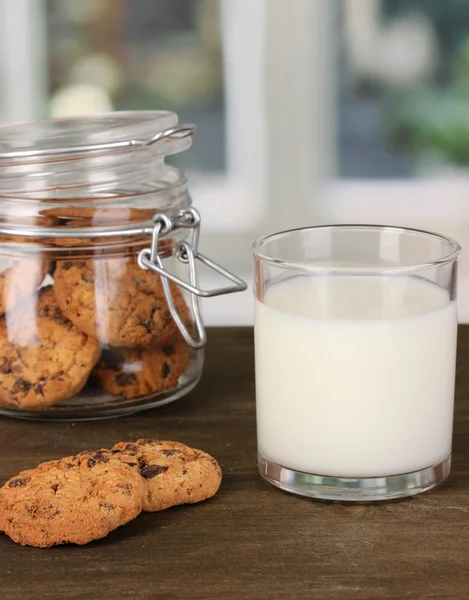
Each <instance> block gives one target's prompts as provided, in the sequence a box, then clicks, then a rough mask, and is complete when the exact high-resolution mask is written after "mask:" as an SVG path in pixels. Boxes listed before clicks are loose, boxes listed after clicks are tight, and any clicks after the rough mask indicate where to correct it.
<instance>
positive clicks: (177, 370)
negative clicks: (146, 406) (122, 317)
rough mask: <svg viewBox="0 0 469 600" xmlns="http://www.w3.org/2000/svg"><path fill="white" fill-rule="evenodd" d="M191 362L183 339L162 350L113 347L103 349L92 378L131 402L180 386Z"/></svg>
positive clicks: (112, 392) (112, 393) (170, 343)
mask: <svg viewBox="0 0 469 600" xmlns="http://www.w3.org/2000/svg"><path fill="white" fill-rule="evenodd" d="M189 360H190V349H189V346H188V345H187V343H186V342H185V341H184V340H183V339H182V338H181V337H180V338H176V340H175V341H168V342H167V343H166V344H165V345H164V346H161V347H159V348H156V347H154V348H153V347H149V348H144V349H142V350H140V349H138V348H111V349H108V350H103V353H102V355H101V359H100V360H99V362H98V364H97V365H96V367H95V368H94V369H93V372H92V378H93V380H94V381H95V382H96V383H97V385H99V387H102V388H103V389H104V390H106V392H108V393H109V394H111V395H112V396H123V397H124V398H127V399H129V400H130V399H132V398H139V397H143V396H151V395H152V394H156V393H158V392H162V391H163V390H168V389H171V388H174V387H176V386H177V384H178V381H179V377H180V376H181V375H182V374H183V373H184V371H185V370H186V369H187V366H188V365H189Z"/></svg>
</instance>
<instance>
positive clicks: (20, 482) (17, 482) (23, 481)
mask: <svg viewBox="0 0 469 600" xmlns="http://www.w3.org/2000/svg"><path fill="white" fill-rule="evenodd" d="M28 483H29V477H19V478H18V479H13V480H12V481H10V483H9V484H8V487H26V486H27V485H28Z"/></svg>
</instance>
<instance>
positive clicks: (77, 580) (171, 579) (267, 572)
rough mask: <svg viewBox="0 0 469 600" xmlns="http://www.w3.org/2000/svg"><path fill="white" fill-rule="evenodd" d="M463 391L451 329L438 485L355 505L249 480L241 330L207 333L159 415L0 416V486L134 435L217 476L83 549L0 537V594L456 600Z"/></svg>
mask: <svg viewBox="0 0 469 600" xmlns="http://www.w3.org/2000/svg"><path fill="white" fill-rule="evenodd" d="M468 392H469V328H467V327H462V328H461V330H460V340H459V360H458V372H457V394H456V422H455V440H454V454H453V458H454V462H453V471H452V474H451V476H450V478H449V480H448V482H447V483H446V484H444V485H443V486H442V487H441V488H439V489H438V490H436V491H433V492H430V493H427V494H422V495H421V496H418V497H415V498H413V499H411V500H405V501H396V502H392V503H388V504H379V505H367V506H365V505H362V506H357V505H352V506H347V505H340V504H332V503H324V502H316V501H309V500H305V499H302V498H296V497H293V496H290V495H288V494H285V493H283V492H280V491H278V490H276V489H274V488H272V487H270V486H268V485H267V484H265V483H264V482H263V481H262V480H261V479H260V478H259V476H258V474H257V469H256V438H255V407H254V363H253V340H252V330H251V329H216V330H211V331H210V332H209V345H208V349H207V363H206V368H205V372H204V376H203V379H202V382H201V383H200V385H199V386H198V387H197V389H196V390H195V391H194V392H193V393H191V394H190V395H189V396H188V397H187V398H185V399H183V400H181V401H179V402H177V403H175V404H173V405H170V406H167V407H165V408H160V409H157V410H153V411H150V412H146V413H141V414H139V415H134V416H131V417H125V418H121V419H114V420H108V421H96V422H83V423H76V424H72V423H69V424H58V423H57V424H54V423H39V422H35V423H30V422H21V421H13V420H7V419H2V420H0V483H3V482H4V481H5V480H6V479H7V478H8V477H10V476H11V475H13V474H15V473H16V472H17V471H19V470H21V469H24V468H28V467H31V466H34V465H35V464H37V463H38V462H41V461H44V460H48V459H51V458H55V457H59V456H64V455H68V454H72V453H75V452H78V451H80V450H83V449H91V448H98V447H100V446H108V447H109V446H111V445H112V444H114V443H115V442H117V441H120V440H126V439H129V440H131V439H135V438H139V437H158V438H167V439H174V440H179V441H182V442H185V443H187V444H190V445H193V446H196V447H200V448H202V449H204V450H206V451H207V452H210V453H212V454H213V455H214V456H215V457H216V458H217V459H218V460H219V461H220V463H221V466H222V468H223V471H224V481H223V485H222V488H221V490H220V492H219V493H218V494H217V496H215V497H214V498H213V499H212V500H209V501H207V502H205V503H202V504H199V505H196V506H185V507H178V508H174V509H170V510H167V511H164V512H162V513H159V514H146V515H142V516H140V517H139V518H138V519H136V520H135V521H134V522H132V523H130V524H129V525H127V526H125V527H122V528H120V529H118V530H117V531H115V532H114V533H112V534H111V535H109V536H108V537H107V538H106V539H104V540H102V541H99V542H94V543H92V544H89V545H87V546H83V547H74V546H67V547H58V548H54V549H50V550H36V549H33V548H22V547H20V546H17V545H16V544H14V543H13V542H11V541H10V540H9V539H8V538H7V537H6V536H3V535H0V599H1V600H20V599H21V600H25V599H29V598H34V599H37V598H44V599H60V600H64V599H72V598H73V599H84V600H86V599H88V598H90V599H91V598H93V599H95V598H99V599H108V598H109V599H111V598H112V599H113V600H120V599H121V598H123V599H125V598H129V599H132V600H141V599H147V598H165V599H178V598H183V599H185V598H187V599H194V600H199V599H200V600H206V599H210V598H214V599H215V598H216V599H220V600H222V599H224V598H249V599H250V598H253V599H257V598H258V599H264V598H266V599H271V598H279V599H289V598H321V599H322V600H336V599H342V598H347V599H353V600H380V599H386V600H388V599H395V600H397V599H399V600H401V599H404V598H411V599H413V600H418V599H431V598H435V599H438V600H445V599H458V600H461V599H464V598H467V597H469V560H468V556H469V533H468V531H469V447H468V444H469V399H468ZM286 401H287V399H286Z"/></svg>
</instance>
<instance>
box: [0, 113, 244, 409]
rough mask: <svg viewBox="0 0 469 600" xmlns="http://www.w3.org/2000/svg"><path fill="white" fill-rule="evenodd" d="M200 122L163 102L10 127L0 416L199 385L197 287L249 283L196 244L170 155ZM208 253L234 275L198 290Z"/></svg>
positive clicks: (144, 398)
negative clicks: (186, 121)
mask: <svg viewBox="0 0 469 600" xmlns="http://www.w3.org/2000/svg"><path fill="white" fill-rule="evenodd" d="M194 130H195V127H194V126H193V125H180V124H178V119H177V115H175V114H174V113H171V112H166V111H144V112H141V111H135V112H117V113H112V114H107V115H103V116H99V117H85V118H71V119H58V120H51V121H43V122H38V123H26V124H18V125H16V124H15V125H8V126H2V127H0V140H1V142H0V347H1V349H0V414H3V415H8V416H14V417H20V418H52V419H80V418H100V417H106V416H116V415H122V414H126V413H130V412H135V411H138V410H142V409H146V408H152V407H155V406H161V405H163V404H167V403H168V402H171V401H173V400H175V399H177V398H179V397H181V396H183V395H184V394H186V393H187V392H189V391H190V390H191V389H192V388H193V387H194V386H195V385H196V384H197V382H198V380H199V378H200V376H201V372H202V367H203V346H204V344H205V341H206V336H205V330H204V326H203V323H202V319H201V316H200V312H199V306H198V298H199V297H200V296H203V297H207V296H215V295H219V294H224V293H230V292H236V291H242V290H244V289H246V285H245V284H244V282H242V281H241V280H240V279H239V278H238V277H236V276H235V275H232V274H231V273H228V272H227V271H226V270H224V269H223V268H222V267H220V266H219V265H217V264H216V263H214V262H213V261H211V260H209V259H208V258H207V257H205V256H203V255H201V254H200V253H199V252H198V248H197V244H198V232H199V226H200V216H199V214H198V212H197V211H196V210H195V209H194V208H193V207H192V206H191V198H190V196H189V193H188V191H187V181H186V177H185V176H184V174H183V173H181V172H180V171H178V170H177V169H176V168H174V167H172V166H169V165H167V164H166V163H165V158H166V156H169V155H171V154H175V153H177V152H181V151H182V150H185V149H187V148H188V147H189V146H190V144H191V135H192V133H193V132H194ZM198 260H199V261H202V262H203V263H205V264H206V265H207V266H208V267H210V268H213V269H215V271H217V272H219V273H220V274H222V275H223V276H225V277H227V278H228V279H229V280H230V284H229V285H228V286H227V287H224V288H221V289H214V290H206V291H204V290H201V289H199V288H198V286H197V273H196V262H197V261H198Z"/></svg>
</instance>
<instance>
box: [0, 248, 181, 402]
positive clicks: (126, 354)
mask: <svg viewBox="0 0 469 600" xmlns="http://www.w3.org/2000/svg"><path fill="white" fill-rule="evenodd" d="M18 269H21V270H22V271H21V277H18ZM46 272H50V274H51V276H52V279H53V285H50V286H49V287H47V288H42V289H40V290H39V291H36V290H37V287H38V286H39V285H41V282H42V281H43V279H44V274H45V273H46ZM12 278H13V279H12ZM171 291H172V294H173V299H174V302H175V305H176V308H177V310H178V312H179V314H180V315H181V317H182V318H183V320H185V321H186V322H187V321H188V320H189V310H188V307H187V305H186V303H185V301H184V299H183V297H182V295H181V292H180V290H179V288H178V287H177V286H176V285H173V284H171ZM189 361H190V350H189V347H188V346H187V344H186V343H185V342H184V340H183V338H182V336H181V335H180V333H179V331H178V329H177V326H176V323H175V322H174V320H173V318H172V316H171V313H170V311H169V308H168V304H167V301H166V298H165V294H164V290H163V286H162V282H161V279H160V277H159V276H158V275H157V274H155V273H153V272H151V271H144V270H142V269H141V268H140V267H139V265H138V263H137V257H136V254H131V255H129V254H127V255H125V256H123V255H114V256H104V255H99V254H96V255H95V256H94V257H93V258H79V259H76V258H73V259H72V258H63V259H57V260H56V262H55V263H54V264H53V265H52V266H51V265H50V263H49V262H47V261H41V260H39V259H38V260H34V259H27V260H24V261H22V263H21V265H20V266H18V267H16V266H15V267H14V268H10V269H8V270H6V271H5V272H4V273H3V275H2V276H1V277H0V403H1V404H3V405H7V406H11V407H15V408H20V409H36V408H43V407H46V406H50V405H53V404H56V403H58V402H61V401H64V400H67V399H70V398H73V397H74V396H75V395H76V394H77V393H78V392H80V391H81V390H82V389H83V388H84V387H85V386H86V385H87V384H89V385H90V386H92V387H94V388H95V387H98V388H101V389H102V390H104V391H105V392H107V393H108V394H110V395H112V396H116V397H123V398H125V399H129V400H131V399H135V398H145V397H150V396H153V395H155V394H157V393H159V392H162V391H165V390H170V389H172V388H175V387H176V386H177V385H178V382H179V378H180V376H181V375H182V374H183V373H184V372H185V371H186V369H187V367H188V365H189Z"/></svg>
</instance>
